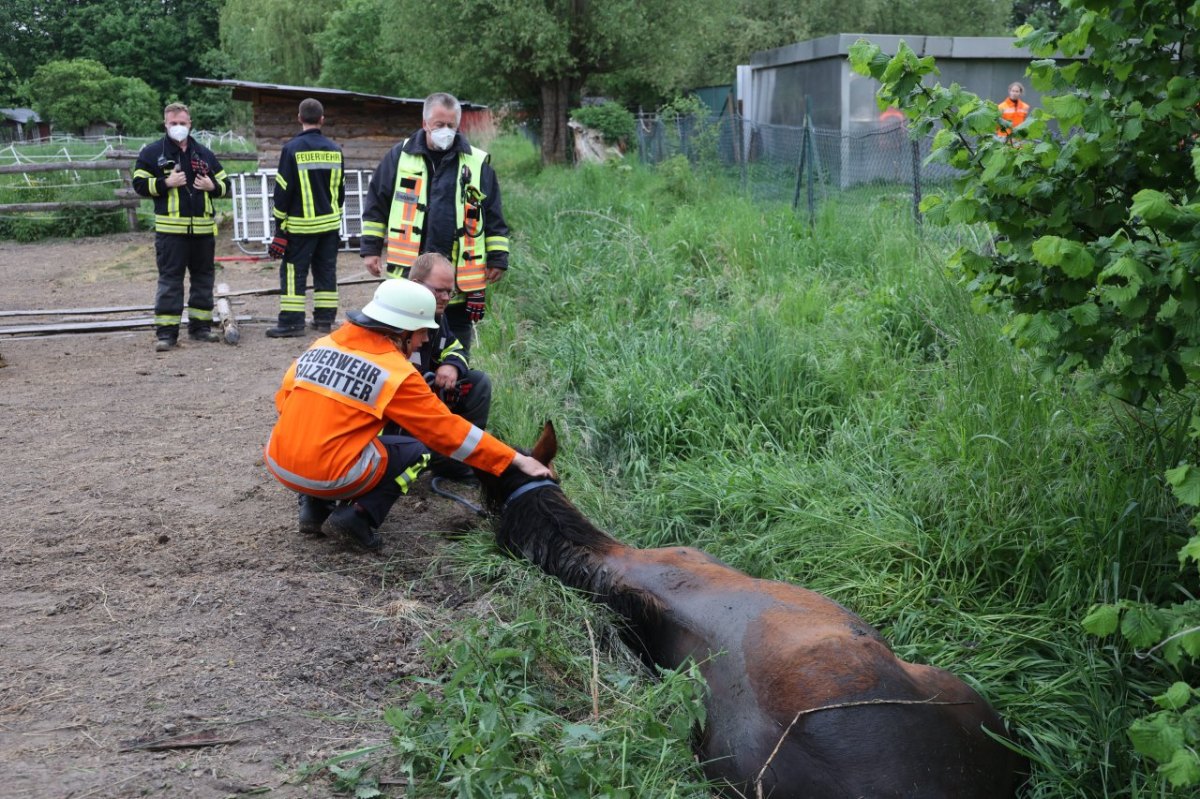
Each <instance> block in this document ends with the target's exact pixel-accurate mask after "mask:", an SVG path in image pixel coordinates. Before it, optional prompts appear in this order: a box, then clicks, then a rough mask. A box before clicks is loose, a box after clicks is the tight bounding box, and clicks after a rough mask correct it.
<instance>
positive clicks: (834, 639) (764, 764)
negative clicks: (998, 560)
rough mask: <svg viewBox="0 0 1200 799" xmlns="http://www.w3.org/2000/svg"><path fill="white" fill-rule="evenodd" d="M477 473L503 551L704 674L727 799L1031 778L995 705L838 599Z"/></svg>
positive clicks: (646, 651) (672, 662)
mask: <svg viewBox="0 0 1200 799" xmlns="http://www.w3.org/2000/svg"><path fill="white" fill-rule="evenodd" d="M557 452H558V441H557V437H556V434H555V432H554V427H553V425H552V424H551V423H549V422H547V423H546V425H545V427H544V428H543V430H542V434H541V436H540V437H539V439H538V441H537V443H536V444H535V446H534V448H533V450H532V452H531V454H532V455H533V457H535V458H537V459H538V460H539V461H541V462H542V463H544V464H546V465H551V464H552V461H553V459H554V456H555V455H556V454H557ZM477 473H478V475H479V479H480V483H481V495H482V498H483V502H484V504H485V507H486V508H487V509H488V510H489V511H490V512H491V513H492V514H493V515H495V516H497V517H498V518H497V519H496V521H495V535H496V541H497V544H498V545H499V546H500V547H501V549H503V550H505V551H506V552H508V553H510V554H512V555H514V556H522V557H525V558H527V559H528V560H530V561H531V562H533V563H534V564H536V565H537V566H538V567H540V568H541V569H542V570H543V571H544V572H546V573H547V574H550V575H552V576H554V577H557V578H559V579H560V580H561V581H562V582H563V583H564V584H566V585H568V586H570V587H573V588H576V589H580V590H582V591H585V592H587V593H589V594H590V595H591V596H592V598H593V599H595V600H597V601H599V602H602V603H605V604H607V605H608V606H610V607H611V608H612V609H614V610H615V611H616V613H617V614H618V615H619V616H620V617H621V618H622V619H623V623H624V626H625V630H623V637H624V638H625V640H627V641H628V642H629V643H630V644H631V645H632V646H633V647H634V648H635V649H636V650H637V651H638V652H639V654H640V655H641V656H642V657H643V658H644V659H645V660H647V661H649V662H650V663H653V664H656V665H657V666H660V667H663V668H666V669H677V668H679V667H680V666H681V665H684V664H685V663H686V662H688V661H689V660H694V661H695V662H696V663H697V664H698V667H699V670H700V673H701V674H702V676H703V677H704V679H705V681H706V683H707V694H706V699H705V705H706V710H707V713H706V722H705V724H704V725H703V727H702V729H700V730H699V732H698V735H697V740H696V742H695V748H696V750H697V754H698V756H699V758H700V760H701V762H702V764H703V768H704V771H705V774H706V776H707V777H708V778H709V779H710V780H711V781H712V782H713V783H714V784H716V785H718V786H722V787H719V788H718V790H719V791H720V792H721V794H722V795H724V796H740V797H752V798H753V799H768V798H769V799H854V798H855V797H867V798H868V799H882V798H883V797H906V798H907V799H915V798H916V797H920V798H921V799H1008V798H1009V797H1013V796H1014V795H1015V793H1016V790H1017V788H1018V786H1019V785H1020V784H1021V783H1022V782H1023V781H1024V778H1025V770H1026V764H1025V760H1024V758H1023V757H1022V756H1020V755H1019V754H1017V753H1016V751H1015V750H1014V749H1013V748H1010V747H1009V746H1006V745H1005V741H1010V740H1011V739H1010V738H1009V734H1008V732H1007V730H1006V728H1005V725H1004V723H1003V721H1002V720H1001V719H1000V717H999V715H997V713H996V711H995V710H993V709H992V707H991V706H990V705H989V704H988V703H987V701H986V700H984V698H983V697H981V696H980V695H979V694H978V693H977V692H975V691H974V690H973V689H971V688H970V687H969V686H968V685H967V684H966V683H964V682H962V681H961V680H960V679H958V678H957V677H955V676H954V675H952V674H950V673H949V672H947V671H943V670H941V669H937V668H933V667H930V666H923V665H918V664H914V663H907V662H905V661H903V660H901V659H900V658H898V657H897V656H896V655H895V654H894V653H893V652H892V651H891V649H890V647H889V646H888V645H887V643H886V642H885V641H884V639H883V637H882V636H881V635H880V634H879V633H878V632H877V631H876V630H875V629H874V628H873V627H871V625H869V624H868V623H867V622H865V621H864V620H863V619H861V618H859V617H858V616H857V615H855V614H854V613H852V612H851V611H850V610H848V609H846V608H845V607H843V606H842V605H840V604H838V603H837V602H834V601H833V600H831V599H829V598H827V597H824V596H822V595H820V594H818V593H815V592H813V591H809V590H807V589H804V588H800V587H798V586H795V585H790V584H787V583H782V582H776V581H769V580H761V579H756V578H753V577H750V576H749V575H747V574H744V573H742V572H740V571H738V570H737V569H734V568H732V567H730V566H728V565H726V564H724V563H722V562H721V561H719V560H717V559H716V558H714V557H711V556H709V555H708V554H706V553H704V552H703V551H701V550H699V549H695V548H691V547H684V546H673V547H665V548H661V549H638V548H636V547H631V546H627V545H625V544H622V543H621V542H620V541H618V540H617V539H616V538H613V537H612V536H610V535H609V534H608V533H605V532H603V531H602V530H600V529H598V528H597V527H596V526H594V525H593V524H592V523H591V522H590V521H588V520H587V519H586V518H585V517H584V515H583V514H582V513H581V512H580V511H579V510H578V509H577V508H575V506H574V505H572V504H571V502H570V501H569V500H568V499H567V498H566V496H565V495H564V494H563V492H562V490H561V488H560V486H559V484H558V482H557V480H536V479H533V478H530V477H528V476H526V475H524V474H522V473H520V472H519V471H518V470H516V469H514V468H511V467H510V468H509V469H508V470H506V471H505V472H504V473H503V474H502V475H500V477H494V476H492V475H489V474H486V473H483V472H479V471H478V470H477Z"/></svg>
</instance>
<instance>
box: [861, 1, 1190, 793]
mask: <svg viewBox="0 0 1200 799" xmlns="http://www.w3.org/2000/svg"><path fill="white" fill-rule="evenodd" d="M1062 4H1063V6H1064V8H1065V15H1064V21H1063V22H1061V23H1060V24H1059V28H1058V29H1033V28H1030V27H1028V26H1026V27H1023V28H1021V29H1019V30H1018V31H1017V34H1018V37H1019V38H1018V40H1017V44H1018V45H1021V46H1024V47H1028V48H1029V49H1030V50H1031V51H1032V52H1033V53H1034V54H1035V55H1036V56H1038V59H1037V60H1035V61H1033V62H1032V64H1031V65H1030V67H1029V71H1028V74H1029V76H1030V78H1031V81H1032V84H1033V86H1034V87H1035V88H1036V89H1038V90H1039V91H1040V92H1042V94H1043V97H1042V100H1041V107H1040V108H1035V109H1034V110H1033V112H1032V113H1031V115H1030V118H1029V119H1028V120H1026V121H1025V122H1024V123H1023V124H1021V125H1020V126H1018V127H1016V128H1015V129H1013V130H1012V131H1011V135H1009V136H1007V137H1003V138H999V137H996V136H995V133H996V130H997V128H998V127H999V126H1000V125H1002V124H1004V123H1001V122H1000V120H999V115H998V112H997V108H996V105H995V103H994V102H992V101H990V100H987V99H982V98H980V97H978V96H976V95H974V94H972V93H971V92H968V91H965V90H963V89H962V88H961V87H960V86H958V85H957V84H952V85H950V86H948V87H947V86H942V85H940V84H934V83H933V82H932V76H935V75H937V74H938V71H937V68H936V66H935V64H934V60H933V58H930V57H926V58H919V57H917V55H916V54H915V53H914V52H913V50H912V49H911V48H909V47H908V46H906V45H904V44H901V46H900V48H899V52H897V53H896V54H895V55H891V56H889V55H888V54H885V53H883V52H882V51H881V50H880V48H879V47H877V46H875V45H873V44H870V43H869V42H867V41H861V40H860V41H859V42H858V43H857V44H856V45H855V46H854V47H853V48H852V49H851V55H850V58H851V62H852V64H853V66H854V69H855V70H856V71H857V72H859V73H861V74H863V75H869V76H870V77H872V78H875V79H876V80H878V81H879V82H880V83H881V84H882V88H881V89H880V91H879V100H880V105H881V107H882V106H887V105H896V106H898V107H900V108H901V109H902V110H904V112H905V114H906V115H907V116H908V118H909V120H910V130H911V131H912V133H913V135H914V136H926V135H928V134H929V133H931V132H934V131H935V129H936V133H935V134H934V138H933V150H932V153H931V155H930V159H931V160H936V161H940V162H943V163H946V164H949V165H951V166H953V167H955V168H956V169H957V170H958V175H959V177H958V178H957V179H956V180H955V182H954V185H953V188H952V190H950V191H948V192H946V193H945V194H943V195H932V196H929V197H927V198H926V199H925V200H924V202H923V203H922V210H923V211H924V212H925V214H926V217H927V218H928V219H929V220H930V221H931V222H933V223H935V224H958V223H961V224H985V225H987V226H988V227H989V228H990V230H991V232H992V233H993V234H994V235H993V237H992V238H991V240H990V242H988V243H987V244H985V246H983V247H977V248H970V247H964V248H962V249H960V250H959V251H958V252H957V253H956V254H955V255H954V256H953V259H952V261H951V268H953V269H955V270H957V271H958V273H959V274H960V275H961V277H962V279H963V281H964V283H965V284H966V285H967V287H968V288H969V290H970V291H971V292H972V294H973V295H974V297H975V301H976V303H977V304H978V305H980V306H983V307H986V308H989V309H992V310H998V311H1000V312H1002V313H1004V314H1006V316H1007V319H1008V321H1007V323H1006V326H1005V329H1006V332H1007V333H1008V335H1009V336H1011V338H1012V339H1013V340H1014V341H1015V343H1016V344H1017V345H1018V346H1022V347H1025V348H1027V349H1029V350H1030V351H1031V352H1033V353H1034V354H1035V356H1036V358H1037V363H1038V365H1039V368H1040V369H1042V370H1045V371H1046V372H1047V373H1055V372H1070V371H1075V370H1079V369H1088V370H1090V373H1091V374H1092V375H1094V376H1095V378H1096V379H1097V380H1098V381H1099V382H1100V383H1101V384H1102V386H1103V387H1104V388H1105V389H1106V390H1107V391H1109V392H1111V393H1112V394H1114V395H1115V396H1117V397H1119V398H1120V399H1122V400H1124V401H1126V402H1128V403H1130V404H1131V405H1133V406H1137V407H1141V408H1159V407H1164V403H1166V401H1167V400H1170V399H1183V400H1185V403H1184V404H1185V405H1187V406H1188V407H1190V408H1191V409H1192V410H1191V411H1190V413H1191V419H1190V426H1189V437H1190V439H1191V442H1190V443H1191V445H1192V446H1185V447H1183V448H1181V449H1182V450H1183V451H1187V452H1192V453H1194V452H1195V451H1196V449H1195V446H1194V445H1195V443H1196V441H1197V439H1200V414H1198V413H1197V411H1196V410H1195V409H1196V408H1197V405H1196V403H1195V402H1194V399H1195V395H1196V394H1197V391H1196V389H1197V378H1200V203H1198V191H1197V187H1198V185H1200V141H1198V136H1200V79H1198V76H1197V69H1196V66H1197V62H1196V47H1197V43H1198V41H1200V40H1198V38H1197V32H1198V31H1197V29H1198V25H1200V3H1190V4H1189V3H1187V2H1170V1H1169V0H1109V1H1108V2H1099V1H1097V0H1063V3H1062ZM1188 401H1190V405H1188ZM1188 460H1190V459H1189V458H1184V459H1181V461H1180V462H1178V463H1174V462H1172V463H1167V464H1164V468H1166V469H1167V471H1166V473H1165V478H1166V480H1167V481H1168V483H1169V484H1170V485H1171V486H1172V488H1173V490H1174V492H1175V495H1176V497H1177V498H1178V499H1179V500H1180V501H1181V502H1182V503H1184V504H1186V505H1191V506H1200V465H1197V464H1194V463H1191V462H1188ZM1168 467H1169V468H1168ZM1197 518H1198V517H1195V516H1193V519H1192V526H1193V528H1196V527H1197V526H1200V525H1198V523H1197ZM1179 560H1180V564H1181V566H1182V567H1183V570H1184V574H1185V578H1184V580H1182V581H1181V583H1182V585H1183V590H1184V592H1185V595H1186V596H1187V601H1184V602H1180V603H1178V604H1173V605H1171V606H1169V607H1156V606H1152V605H1146V604H1142V603H1138V602H1134V601H1121V602H1118V603H1115V604H1107V605H1098V606H1095V607H1093V608H1092V610H1091V612H1090V613H1089V614H1088V615H1087V617H1086V618H1085V619H1084V622H1083V624H1084V627H1085V629H1086V630H1087V631H1088V632H1089V633H1092V634H1095V635H1098V636H1107V635H1111V634H1114V633H1117V632H1118V631H1119V632H1120V633H1121V635H1122V636H1123V637H1124V638H1125V639H1126V641H1127V642H1128V643H1129V644H1130V645H1132V646H1133V647H1134V648H1136V649H1139V650H1147V651H1149V652H1150V654H1153V655H1156V656H1158V657H1161V658H1162V659H1163V660H1164V661H1166V663H1168V664H1170V665H1171V666H1172V667H1176V668H1178V669H1181V670H1182V669H1186V668H1187V667H1188V666H1194V665H1195V663H1196V661H1197V658H1200V603H1198V602H1197V601H1195V600H1194V599H1192V598H1191V596H1192V594H1194V592H1195V589H1196V588H1197V587H1198V581H1197V569H1196V564H1197V563H1200V536H1197V535H1193V536H1192V537H1191V538H1190V540H1189V541H1188V542H1187V544H1186V545H1185V546H1184V547H1183V549H1182V550H1181V551H1180V553H1179ZM1189 586H1190V589H1189ZM1180 673H1181V675H1182V674H1186V672H1185V671H1181V672H1180ZM1193 674H1194V672H1193ZM1193 682H1195V680H1193ZM1198 699H1200V691H1197V689H1196V687H1195V686H1194V685H1189V684H1188V682H1187V681H1185V680H1180V681H1177V682H1175V683H1174V684H1173V685H1171V686H1170V687H1169V688H1168V689H1167V690H1165V691H1164V692H1163V693H1162V694H1161V695H1160V696H1157V697H1155V702H1156V703H1157V704H1158V707H1159V710H1158V711H1156V712H1153V713H1151V714H1150V715H1148V716H1146V717H1144V718H1141V719H1139V720H1137V721H1136V722H1135V723H1134V724H1133V726H1132V727H1131V729H1130V738H1131V740H1132V742H1133V744H1134V746H1135V748H1136V749H1137V751H1139V752H1140V753H1142V754H1143V755H1145V756H1146V757H1149V758H1151V759H1152V760H1154V761H1156V762H1157V764H1158V771H1159V773H1160V774H1161V775H1162V776H1163V777H1164V778H1166V779H1167V780H1168V781H1169V782H1171V783H1172V784H1173V785H1176V786H1184V785H1195V784H1200V754H1198V753H1197V750H1198V749H1200V701H1198Z"/></svg>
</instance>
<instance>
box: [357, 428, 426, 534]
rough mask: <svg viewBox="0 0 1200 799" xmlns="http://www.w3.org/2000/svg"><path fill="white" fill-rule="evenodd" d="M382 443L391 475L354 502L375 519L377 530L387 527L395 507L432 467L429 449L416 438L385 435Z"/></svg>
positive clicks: (386, 474) (387, 475)
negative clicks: (386, 522) (393, 506)
mask: <svg viewBox="0 0 1200 799" xmlns="http://www.w3.org/2000/svg"><path fill="white" fill-rule="evenodd" d="M379 441H380V443H381V444H383V448H384V449H385V450H387V471H386V472H385V473H384V475H383V479H382V480H380V481H379V483H378V484H377V485H376V486H375V487H374V488H372V489H371V490H370V491H368V492H367V493H365V494H363V495H361V496H358V497H355V498H354V502H355V503H356V504H357V505H358V506H359V507H360V508H362V509H363V510H364V511H366V512H367V515H368V516H370V517H371V525H372V526H374V527H379V526H380V525H382V524H383V522H384V520H385V519H386V518H387V515H388V511H390V510H391V509H392V505H394V504H396V500H397V499H399V498H400V497H401V496H402V495H404V494H407V493H408V489H409V487H410V486H411V485H412V484H413V483H414V482H416V480H417V478H418V477H420V476H421V472H422V471H423V470H424V469H425V467H426V466H428V465H429V449H428V448H427V447H426V446H425V445H424V444H422V443H421V442H420V441H417V440H416V439H415V438H413V437H412V436H407V435H382V436H380V437H379Z"/></svg>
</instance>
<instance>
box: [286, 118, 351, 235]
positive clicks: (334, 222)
mask: <svg viewBox="0 0 1200 799" xmlns="http://www.w3.org/2000/svg"><path fill="white" fill-rule="evenodd" d="M274 199H275V208H274V210H273V211H272V214H273V215H274V217H275V221H276V222H277V223H278V226H279V229H281V230H285V231H287V232H289V233H299V234H308V233H314V234H315V233H325V232H327V231H330V230H339V229H340V228H341V226H342V204H343V202H344V199H345V175H344V172H343V166H342V149H341V148H340V147H338V146H337V144H335V143H334V142H333V141H332V140H330V139H328V138H326V137H325V136H323V135H322V134H321V131H320V130H318V129H317V128H309V129H308V130H305V131H302V132H301V133H299V134H298V135H297V136H296V137H295V138H293V139H292V140H291V141H289V142H288V143H287V144H285V145H284V146H283V150H282V151H281V152H280V153H279V169H278V170H277V171H276V173H275V197H274Z"/></svg>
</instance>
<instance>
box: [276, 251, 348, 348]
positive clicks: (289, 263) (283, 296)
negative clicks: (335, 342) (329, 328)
mask: <svg viewBox="0 0 1200 799" xmlns="http://www.w3.org/2000/svg"><path fill="white" fill-rule="evenodd" d="M341 243H342V239H341V235H340V234H339V233H338V231H336V230H329V231H326V232H325V233H314V234H311V235H302V234H296V233H289V234H288V246H287V252H286V253H284V256H283V260H282V261H280V263H279V326H280V327H304V292H305V289H306V288H307V285H306V284H307V283H308V273H309V271H310V270H311V271H312V283H313V321H314V322H325V323H328V324H332V323H333V321H334V319H335V318H336V317H337V309H338V288H337V256H338V248H339V247H340V246H341Z"/></svg>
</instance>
